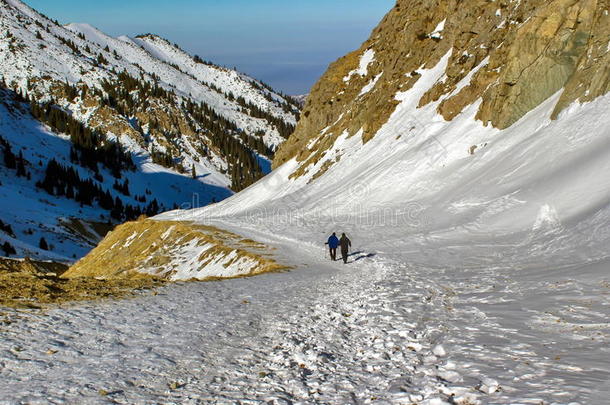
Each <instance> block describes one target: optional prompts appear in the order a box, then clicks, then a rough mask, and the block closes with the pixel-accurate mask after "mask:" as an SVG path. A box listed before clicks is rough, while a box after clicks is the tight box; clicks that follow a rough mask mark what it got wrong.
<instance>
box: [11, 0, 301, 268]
mask: <svg viewBox="0 0 610 405" xmlns="http://www.w3.org/2000/svg"><path fill="white" fill-rule="evenodd" d="M0 79H1V81H2V90H0V91H1V92H2V93H1V97H2V102H3V104H2V107H1V110H0V116H1V119H2V121H0V128H1V131H2V132H1V133H0V136H2V137H3V139H4V140H5V141H6V150H7V151H8V148H10V153H12V154H14V155H15V156H18V155H19V153H21V154H22V156H23V157H24V159H25V160H24V162H26V163H25V164H26V166H28V167H27V171H28V174H29V177H30V178H29V179H27V181H26V182H25V183H24V177H17V176H16V172H15V171H14V170H12V169H11V168H7V167H6V166H5V167H2V164H0V170H2V171H3V172H4V174H5V175H6V176H5V177H3V178H2V183H3V185H2V186H0V187H1V190H0V191H1V192H2V194H4V195H5V196H6V197H5V198H4V199H2V201H1V203H2V210H1V211H0V220H2V221H3V222H4V223H5V224H6V226H7V229H8V225H11V226H12V228H13V230H12V232H10V235H9V234H8V233H4V234H2V232H0V242H1V243H5V242H10V245H11V246H12V247H13V248H14V249H15V250H16V251H17V255H20V256H22V255H26V254H27V255H34V256H37V257H40V258H45V257H46V258H55V259H57V258H59V257H61V258H63V259H64V260H65V259H66V258H69V259H71V258H73V257H80V256H82V255H83V254H84V253H86V252H87V250H88V249H90V247H91V243H96V242H97V241H98V240H99V236H95V235H97V234H94V235H93V236H92V237H85V238H82V235H79V236H78V237H77V238H76V239H78V242H76V245H73V244H72V243H73V242H74V241H72V242H70V241H62V242H60V240H62V238H63V237H62V236H57V238H59V239H57V238H56V235H55V234H56V232H59V234H61V233H62V231H58V229H59V228H61V224H60V222H61V221H60V218H63V219H62V221H63V220H65V218H68V217H73V218H76V219H85V220H87V221H88V222H89V223H91V222H92V221H93V222H96V221H97V222H107V221H108V219H109V217H110V212H109V211H110V210H109V209H106V210H101V211H100V210H97V211H96V209H95V207H96V206H97V205H99V204H97V203H95V202H94V204H93V209H92V210H86V209H85V210H81V212H78V209H74V207H72V205H70V204H68V205H67V206H63V205H65V204H58V203H57V202H55V201H46V200H48V199H49V198H48V196H45V195H44V194H45V193H42V194H40V193H39V191H40V189H39V188H38V189H36V187H35V184H36V183H37V182H39V181H42V180H43V178H44V172H45V169H46V168H47V166H48V164H49V162H51V160H52V159H55V160H56V161H57V162H59V163H60V164H61V165H63V166H64V167H66V168H72V167H74V168H75V170H77V172H78V173H79V174H80V175H81V177H82V179H81V180H83V181H85V180H89V179H91V181H94V182H95V181H97V180H95V179H94V175H96V173H95V170H93V171H89V172H83V166H87V164H86V162H84V160H87V159H86V158H85V157H83V153H89V154H90V153H91V151H88V152H83V151H82V150H81V151H78V152H71V146H75V145H71V143H72V144H73V143H74V139H77V138H79V137H80V136H81V135H82V134H81V133H82V132H88V133H92V134H94V135H93V136H94V137H97V138H96V139H97V140H96V141H93V143H97V145H96V146H94V147H93V148H94V149H95V150H97V151H98V152H99V150H101V149H104V148H107V147H109V145H111V143H112V142H116V143H117V144H118V145H119V147H120V149H122V150H123V151H124V152H126V154H127V155H131V156H132V160H133V163H134V164H135V166H134V167H133V168H132V169H133V170H131V169H130V170H123V169H126V168H125V167H121V168H120V169H117V168H114V170H115V173H112V174H113V175H116V176H108V173H102V174H101V175H99V176H100V178H102V177H103V178H104V180H103V181H101V182H98V183H99V185H100V187H102V189H103V191H106V190H107V189H110V190H109V192H110V193H111V194H113V198H117V197H118V198H119V199H121V198H122V197H121V196H116V195H115V194H117V193H116V192H115V191H116V190H115V191H113V185H114V184H113V182H114V181H115V180H117V181H118V182H119V183H120V184H124V183H125V180H129V186H130V189H129V193H130V194H131V196H132V197H136V196H137V198H138V200H142V201H132V200H133V198H131V199H130V198H128V199H126V200H125V201H123V202H124V203H125V204H126V205H128V204H131V205H132V206H133V207H135V206H136V205H138V206H140V208H142V210H144V211H146V207H147V204H150V203H151V202H152V201H153V200H155V199H156V201H157V202H158V204H159V208H160V209H169V208H171V207H173V206H179V205H182V204H186V203H188V204H189V205H190V206H193V205H197V206H199V205H206V204H208V203H210V202H212V201H218V200H221V199H223V198H226V197H227V196H229V195H231V194H232V193H233V191H236V190H240V189H242V188H244V187H246V186H248V185H249V184H252V183H253V182H254V181H256V180H257V179H258V178H260V177H262V176H263V175H264V174H265V173H268V172H269V170H270V166H271V159H272V158H273V155H274V152H275V150H276V149H277V147H278V146H279V145H280V144H281V143H282V142H283V141H284V139H285V138H286V137H288V135H290V133H291V132H292V131H293V129H294V125H295V124H296V121H297V119H298V115H299V107H298V103H297V102H296V101H295V100H293V99H291V98H290V97H288V96H283V95H282V94H279V93H278V92H275V91H273V90H272V89H271V88H270V87H269V86H267V85H266V84H264V83H262V82H259V81H257V80H255V79H253V78H251V77H248V76H246V75H244V74H241V73H239V72H237V71H235V70H231V69H227V68H224V67H220V66H217V65H214V64H213V63H211V62H208V61H204V60H202V59H201V58H200V57H199V56H191V55H189V54H188V53H186V52H185V51H183V50H182V49H180V48H179V47H178V46H177V45H175V44H171V43H169V42H168V41H166V40H164V39H162V38H160V37H158V36H155V35H152V34H147V35H141V36H138V37H136V38H128V37H119V38H113V37H110V36H108V35H106V34H104V33H103V32H101V31H99V30H97V29H95V28H93V27H91V26H89V25H87V24H70V25H67V26H61V25H59V24H57V22H54V21H51V20H50V19H48V18H47V17H45V16H43V15H41V14H40V13H38V12H36V11H35V10H33V9H31V8H30V7H28V6H27V5H26V4H24V3H23V2H21V1H19V0H2V1H0ZM23 102H26V103H27V102H30V105H27V104H22V103H23ZM32 106H36V107H35V108H34V107H32ZM34 109H35V110H36V111H34ZM28 110H32V111H29V112H28ZM30 112H31V113H32V114H33V116H32V115H31V114H30ZM37 121H38V122H44V124H46V127H45V126H40V125H37V124H36V122H37ZM68 122H69V123H68ZM77 123H79V125H77ZM80 124H82V128H80ZM77 127H79V128H77ZM79 131H80V132H79ZM64 135H66V136H67V138H66V136H64ZM98 135H99V136H98ZM86 137H90V135H87V136H86ZM79 139H81V141H80V142H81V145H80V147H82V146H83V145H85V146H87V145H88V144H89V143H91V141H90V140H86V141H83V140H82V138H79ZM43 140H44V141H43ZM66 140H67V141H66ZM71 140H72V142H70V141H71ZM39 143H40V146H37V145H38V144H39ZM47 143H52V144H54V145H55V146H54V147H53V149H52V151H51V149H46V148H45V147H44V145H46V144H47ZM89 146H91V145H89ZM89 146H88V147H89ZM89 149H91V148H89ZM47 152H49V153H47ZM98 152H96V153H98ZM7 153H8V152H7ZM75 153H78V154H79V156H77V159H74V157H75V156H73V154H75ZM87 156H89V155H87ZM96 159H97V160H99V163H100V165H99V166H100V168H101V170H102V171H103V170H111V171H112V170H113V168H111V167H109V166H108V164H106V167H105V169H104V164H103V162H102V160H103V159H101V158H100V157H99V156H98V158H94V159H93V160H96ZM75 160H79V161H80V162H79V163H80V164H77V165H75V164H74V163H75ZM89 160H91V159H89ZM119 160H120V158H119ZM106 163H108V162H106ZM95 164H97V162H96V163H95ZM92 167H93V166H92V164H91V162H89V167H88V168H89V169H92ZM117 170H118V173H116V171H117ZM151 172H155V173H158V176H153V175H151V174H150V173H151ZM115 177H116V179H115ZM174 177H175V180H170V179H171V178H174ZM144 179H147V180H144ZM154 179H156V180H154ZM164 179H165V180H164ZM109 181H110V187H108V184H106V183H107V182H109ZM164 181H166V184H163V182H164ZM96 184H97V183H96ZM145 184H146V186H145ZM17 189H18V190H20V192H21V194H27V195H29V196H30V197H31V203H29V204H28V207H29V208H28V209H29V210H31V211H37V212H40V213H42V212H46V211H47V210H48V209H50V211H49V212H52V214H51V213H48V214H45V215H47V216H46V217H45V218H47V219H46V220H44V221H43V220H42V218H38V219H32V217H26V216H22V215H21V212H20V211H15V210H14V209H13V208H14V207H15V205H14V204H19V198H15V194H14V192H15V190H17ZM140 189H141V190H140ZM26 190H29V191H26ZM63 191H65V190H63ZM63 191H62V192H61V194H63ZM47 194H48V193H47ZM118 194H121V193H118ZM193 195H196V197H193ZM123 197H124V196H123ZM194 199H195V200H196V201H194V202H193V200H194ZM51 200H52V199H51ZM144 200H146V201H147V202H146V203H144ZM41 203H42V205H40V204H41ZM105 205H106V206H107V207H108V206H109V204H105ZM59 206H62V208H58V207H59ZM49 207H52V208H49ZM98 208H99V207H98ZM132 211H134V210H132ZM135 211H137V210H135ZM149 211H150V210H149ZM131 214H132V215H131V216H127V217H126V216H123V220H124V219H131V218H132V217H133V215H135V214H134V212H131ZM114 217H116V218H114V219H112V222H113V223H115V222H117V221H120V220H121V219H118V218H119V217H120V215H114ZM103 228H104V227H103ZM26 231H27V234H23V232H26ZM99 231H100V232H101V234H102V235H103V234H105V228H104V230H99ZM80 233H81V234H82V232H80ZM43 237H44V238H45V240H46V241H47V243H48V244H52V245H53V247H54V249H56V253H57V255H56V254H54V253H44V252H41V251H40V250H39V249H38V245H39V241H40V239H41V238H43ZM5 239H6V240H5ZM73 239H74V238H73ZM60 244H61V245H62V246H59V245H60ZM67 245H70V246H69V247H68V246H67ZM7 246H8V245H7ZM10 250H11V251H12V249H10ZM0 253H2V252H0ZM5 253H8V252H5Z"/></svg>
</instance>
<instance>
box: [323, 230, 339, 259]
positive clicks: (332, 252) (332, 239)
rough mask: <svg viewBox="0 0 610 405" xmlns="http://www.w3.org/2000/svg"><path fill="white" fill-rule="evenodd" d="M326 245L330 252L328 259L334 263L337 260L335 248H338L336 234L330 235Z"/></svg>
mask: <svg viewBox="0 0 610 405" xmlns="http://www.w3.org/2000/svg"><path fill="white" fill-rule="evenodd" d="M326 244H327V245H328V249H329V250H330V258H331V260H332V261H333V262H334V261H335V260H337V248H338V247H339V238H337V234H336V233H334V232H333V234H332V235H330V238H328V242H326Z"/></svg>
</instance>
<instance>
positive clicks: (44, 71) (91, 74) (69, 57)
mask: <svg viewBox="0 0 610 405" xmlns="http://www.w3.org/2000/svg"><path fill="white" fill-rule="evenodd" d="M0 30H1V32H2V34H1V36H0V50H2V52H1V53H0V75H1V76H2V77H3V78H4V80H5V81H6V82H7V83H8V84H9V86H10V87H11V88H13V89H16V90H18V91H20V92H28V93H30V92H32V93H33V94H36V95H37V98H38V99H39V100H40V101H48V100H50V99H51V97H55V98H57V94H56V92H55V91H54V90H53V86H54V85H56V84H57V83H68V84H71V85H81V84H84V85H86V86H88V87H89V88H97V89H101V88H102V83H103V82H104V81H110V82H111V83H112V81H113V80H114V79H115V78H116V76H117V73H119V72H127V73H128V74H129V75H130V76H132V77H134V78H140V79H141V80H143V81H145V82H148V83H151V84H157V85H159V86H160V87H161V88H163V89H165V90H166V91H169V92H172V93H174V94H175V95H176V97H177V100H176V105H174V106H167V105H161V106H160V107H159V108H160V109H162V110H164V111H167V110H168V108H169V107H176V108H178V109H179V110H180V106H181V104H182V103H183V102H192V103H195V104H199V103H205V105H207V106H209V107H210V108H211V109H212V110H213V111H214V112H215V113H216V114H218V116H220V117H223V118H224V119H226V120H228V121H229V122H232V123H234V124H235V125H236V126H237V128H238V129H239V131H241V132H242V133H243V134H245V135H246V136H247V137H252V138H258V137H262V140H263V141H264V143H265V145H266V146H267V147H268V148H270V149H271V150H275V149H276V148H277V147H278V145H279V144H280V143H282V141H283V140H284V138H283V137H282V135H280V132H279V129H278V126H277V123H273V122H271V120H272V119H274V120H277V121H278V122H281V123H282V125H285V126H287V128H290V127H291V126H294V125H295V124H296V118H297V115H298V107H297V106H296V105H294V104H293V103H294V102H293V101H292V100H290V99H287V98H284V97H283V96H281V95H280V94H277V93H275V92H273V91H271V90H270V89H269V88H267V87H265V86H264V85H263V84H261V83H260V82H257V81H256V80H255V79H252V78H250V77H248V76H245V75H243V74H240V73H238V72H236V71H233V70H230V69H226V68H222V67H218V66H215V65H212V64H210V63H205V64H204V63H197V62H196V61H195V59H194V58H193V57H191V56H190V55H188V54H186V53H185V52H184V51H182V50H180V49H179V48H178V47H177V46H176V45H172V44H170V43H169V42H167V41H166V40H164V39H161V38H159V37H157V36H154V35H145V36H141V37H140V38H133V39H129V38H126V37H120V38H112V37H110V36H108V35H106V34H104V33H103V32H101V31H99V30H97V29H95V28H94V27H91V26H90V25H87V24H70V25H67V26H59V25H56V24H55V23H54V22H53V21H51V20H49V19H47V18H46V17H44V16H42V15H40V14H39V13H37V12H36V11H35V10H32V9H31V8H30V7H28V6H27V5H25V4H24V3H22V2H20V1H19V0H3V1H2V8H1V9H0ZM70 44H73V46H74V49H72V48H71V45H70ZM100 56H101V57H102V58H103V59H104V63H99V57H100ZM238 98H241V99H242V100H244V103H246V106H244V105H242V104H240V103H239V102H238V101H239V100H237V99H238ZM250 106H253V107H255V108H257V109H260V110H261V111H262V112H263V113H264V114H267V116H266V117H263V118H260V117H259V116H260V114H257V113H255V112H253V111H252V108H250ZM63 107H64V108H67V109H69V110H71V111H72V113H73V114H74V116H75V117H77V118H78V119H79V120H81V121H83V122H85V123H87V122H89V123H91V122H95V123H96V125H99V121H100V120H105V119H107V117H106V115H102V117H103V118H99V119H96V117H95V116H96V114H98V111H95V110H93V111H92V109H91V108H90V107H89V108H88V109H85V111H83V106H82V105H73V104H71V103H70V102H67V103H65V104H64V105H63ZM159 108H158V109H159ZM158 109H157V110H154V111H151V112H150V114H158ZM142 110H143V111H140V112H142V113H146V112H147V111H146V108H143V109H142ZM173 114H174V115H180V116H181V117H182V116H184V119H185V120H186V121H185V122H190V121H192V118H190V117H189V116H188V114H186V113H185V112H184V111H180V112H173ZM135 115H136V114H135V111H134V114H133V115H132V116H127V117H122V116H121V117H119V116H115V117H114V118H116V119H117V120H118V121H120V122H121V124H122V125H123V127H124V128H131V131H134V133H135V132H138V131H140V130H144V131H145V133H144V140H146V142H148V144H147V145H146V146H147V150H149V151H150V150H151V149H152V148H154V149H156V150H161V151H163V150H165V144H166V143H167V142H170V143H176V144H178V145H179V148H181V149H180V151H179V154H178V156H176V157H177V158H179V159H180V160H181V161H182V163H183V165H184V166H185V167H190V166H191V165H192V164H197V162H200V161H202V160H205V159H208V160H209V161H210V163H211V164H212V166H213V167H214V171H216V172H224V171H226V169H227V163H226V160H227V158H226V156H223V155H222V153H221V152H219V151H212V152H211V153H212V155H213V156H211V157H210V156H202V154H201V153H200V152H198V149H199V147H200V146H201V141H202V139H203V140H205V137H206V136H208V135H204V134H202V133H201V131H203V132H205V128H199V127H198V126H197V125H196V124H193V123H190V124H189V125H190V126H191V127H193V128H192V130H194V131H196V132H197V135H198V138H197V139H195V140H193V138H192V135H189V133H188V131H187V132H186V133H185V132H184V131H185V129H184V128H183V127H184V124H181V127H180V128H177V129H175V130H178V131H182V132H181V133H180V134H178V135H179V137H178V139H177V140H174V139H163V136H161V135H159V134H153V133H147V132H146V131H149V130H150V129H149V128H148V127H147V126H146V125H141V126H138V120H135V119H134V116H135ZM267 117H268V118H267ZM115 135H117V136H119V135H121V134H115ZM227 136H235V134H227ZM283 136H287V134H286V133H284V134H283ZM130 137H131V138H132V139H131V141H130V140H129V139H125V138H124V139H121V141H124V143H125V145H126V146H127V147H131V146H132V145H133V142H138V141H137V140H134V137H137V136H136V135H130ZM160 138H161V139H160ZM253 152H255V151H253ZM255 153H256V154H258V155H259V156H258V157H259V159H262V160H267V157H264V156H261V155H260V154H259V153H258V152H255ZM266 165H267V166H268V163H267V164H266ZM225 178H226V184H227V185H228V184H230V179H228V178H227V177H225Z"/></svg>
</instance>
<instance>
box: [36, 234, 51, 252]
mask: <svg viewBox="0 0 610 405" xmlns="http://www.w3.org/2000/svg"><path fill="white" fill-rule="evenodd" d="M38 247H39V248H40V249H42V250H49V245H48V244H47V241H46V239H45V238H44V237H42V238H40V242H39V243H38Z"/></svg>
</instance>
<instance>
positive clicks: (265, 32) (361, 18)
mask: <svg viewBox="0 0 610 405" xmlns="http://www.w3.org/2000/svg"><path fill="white" fill-rule="evenodd" d="M25 2H26V3H27V4H28V5H30V6H31V7H33V8H35V9H36V10H38V11H40V12H42V13H44V14H46V15H47V16H48V17H50V18H53V19H57V20H58V21H59V22H60V23H62V24H67V23H88V24H91V25H93V26H95V27H97V28H99V29H100V30H102V31H104V32H106V33H107V34H109V35H112V36H119V35H129V36H135V35H138V34H143V33H149V32H150V33H154V34H157V35H160V36H162V37H164V38H166V39H168V40H170V41H172V42H175V43H177V44H178V45H180V46H181V47H182V48H183V49H185V50H186V51H188V52H189V53H192V54H198V55H200V56H201V57H202V58H204V59H207V60H211V61H212V62H214V63H216V64H219V65H225V66H228V67H236V68H237V69H238V70H240V71H242V72H244V73H247V74H249V75H251V76H253V77H256V78H257V79H260V80H263V81H265V82H267V83H268V84H270V85H271V86H273V87H274V88H276V89H278V90H281V91H283V92H285V93H287V94H293V95H296V94H304V93H307V92H309V89H310V88H311V86H312V85H313V84H314V83H315V82H316V81H317V79H318V78H319V77H320V75H321V74H322V73H324V71H325V70H326V68H327V67H328V65H329V63H331V62H333V61H335V60H336V59H338V58H339V57H341V56H343V55H345V54H346V53H348V52H350V51H352V50H354V49H357V48H358V47H359V46H360V44H361V43H362V42H364V41H365V40H366V39H367V38H368V36H369V34H370V32H371V31H372V29H373V28H374V27H375V26H376V25H377V24H378V23H379V21H380V20H381V18H382V17H383V16H384V15H385V14H386V13H387V12H388V11H389V10H390V9H391V8H392V7H393V6H394V4H395V0H375V1H374V2H372V1H370V0H351V1H346V0H335V1H332V2H328V1H323V0H310V1H308V2H307V3H306V4H305V3H298V4H293V3H289V4H286V3H285V2H282V1H280V0H261V1H259V2H256V3H254V2H252V1H247V0H226V1H222V2H218V1H215V0H203V1H195V0H178V1H177V2H173V3H172V4H169V3H167V2H164V1H161V0H151V1H146V2H145V1H143V0H132V1H129V2H125V1H118V0H107V1H104V2H103V3H99V4H98V3H95V4H87V5H85V4H84V3H83V2H82V1H76V0H54V1H53V2H49V1H44V0H25ZM177 4H179V5H180V6H177ZM134 16H137V17H138V18H137V19H134Z"/></svg>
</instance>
